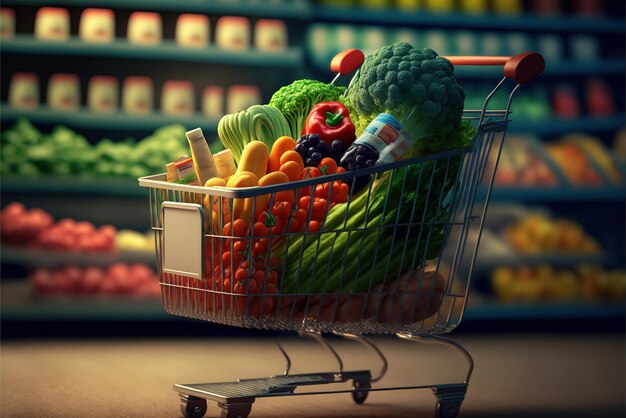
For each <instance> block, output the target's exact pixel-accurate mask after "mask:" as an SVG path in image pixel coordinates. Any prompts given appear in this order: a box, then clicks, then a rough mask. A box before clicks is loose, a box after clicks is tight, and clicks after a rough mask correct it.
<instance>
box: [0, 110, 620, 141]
mask: <svg viewBox="0 0 626 418" xmlns="http://www.w3.org/2000/svg"><path fill="white" fill-rule="evenodd" d="M0 117H1V118H2V120H3V121H13V120H17V119H19V118H20V117H24V118H27V119H28V120H30V121H31V122H33V123H36V124H37V123H43V124H55V125H60V124H65V125H68V126H73V127H76V128H86V129H101V128H107V129H118V130H154V129H156V128H158V127H160V126H163V125H167V124H172V123H180V124H182V125H184V126H186V127H189V128H192V127H201V128H202V129H203V130H205V131H207V132H216V131H217V124H218V122H219V120H216V119H209V118H207V117H206V116H204V115H201V114H195V115H194V116H191V117H177V116H167V115H163V114H161V113H159V112H153V113H151V114H149V115H145V116H142V115H128V114H125V113H123V112H121V111H118V112H115V113H110V114H107V113H93V112H91V111H89V110H88V109H86V108H82V109H79V110H77V111H73V112H66V111H60V110H52V109H49V108H47V107H45V106H44V105H42V106H40V107H38V108H36V109H29V110H22V109H13V108H11V107H10V106H8V105H7V104H6V103H3V104H1V105H0ZM625 121H626V118H625V117H624V115H614V116H609V117H589V116H586V117H580V118H576V119H558V118H556V119H531V120H528V119H526V120H525V119H523V118H520V119H516V117H515V114H513V116H512V118H511V123H510V125H509V132H530V133H534V134H536V135H538V136H544V135H556V134H563V133H567V132H577V131H584V132H605V131H615V130H617V129H619V128H621V127H623V126H624V123H625Z"/></svg>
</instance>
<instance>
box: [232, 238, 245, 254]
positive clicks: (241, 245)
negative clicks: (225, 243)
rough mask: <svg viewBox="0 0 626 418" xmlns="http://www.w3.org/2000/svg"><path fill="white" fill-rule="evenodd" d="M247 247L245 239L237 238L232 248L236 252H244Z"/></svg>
mask: <svg viewBox="0 0 626 418" xmlns="http://www.w3.org/2000/svg"><path fill="white" fill-rule="evenodd" d="M247 249H248V242H247V241H242V240H237V241H235V243H234V244H233V250H234V251H235V252H236V253H244V252H246V250H247Z"/></svg>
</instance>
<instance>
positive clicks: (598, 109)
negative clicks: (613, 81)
mask: <svg viewBox="0 0 626 418" xmlns="http://www.w3.org/2000/svg"><path fill="white" fill-rule="evenodd" d="M587 111H588V112H589V114H590V115H592V116H600V117H606V116H611V115H613V114H615V103H614V102H613V98H612V97H611V92H610V91H609V86H608V85H607V84H606V83H605V82H604V81H603V80H601V79H599V78H591V79H589V81H587Z"/></svg>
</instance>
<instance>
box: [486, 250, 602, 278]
mask: <svg viewBox="0 0 626 418" xmlns="http://www.w3.org/2000/svg"><path fill="white" fill-rule="evenodd" d="M606 260H607V257H606V255H604V254H587V253H553V254H549V253H542V254H519V253H514V254H510V255H495V256H494V255H491V254H486V252H485V251H480V250H479V254H478V256H477V258H476V264H475V270H474V272H475V273H476V274H479V275H480V274H487V273H489V272H490V271H491V270H493V269H494V268H495V267H499V266H503V265H505V266H509V267H517V266H538V265H550V266H552V267H554V268H560V267H571V266H576V265H579V264H594V265H596V264H602V263H604V262H606Z"/></svg>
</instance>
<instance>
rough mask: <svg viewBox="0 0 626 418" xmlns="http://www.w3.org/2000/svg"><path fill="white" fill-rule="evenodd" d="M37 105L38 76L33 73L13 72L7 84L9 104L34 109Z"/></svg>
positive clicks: (19, 107)
mask: <svg viewBox="0 0 626 418" xmlns="http://www.w3.org/2000/svg"><path fill="white" fill-rule="evenodd" d="M38 105H39V77H37V74H35V73H15V74H13V76H12V77H11V84H10V86H9V106H11V107H12V108H15V109H34V108H36V107H37V106H38Z"/></svg>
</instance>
